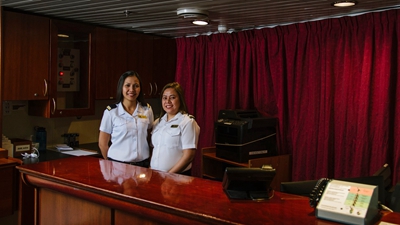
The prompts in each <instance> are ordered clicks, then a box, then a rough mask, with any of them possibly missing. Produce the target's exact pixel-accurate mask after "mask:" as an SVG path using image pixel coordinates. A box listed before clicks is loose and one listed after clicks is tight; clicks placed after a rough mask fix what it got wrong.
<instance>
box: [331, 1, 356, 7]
mask: <svg viewBox="0 0 400 225" xmlns="http://www.w3.org/2000/svg"><path fill="white" fill-rule="evenodd" d="M356 4H357V2H356V1H336V2H334V3H332V5H333V6H336V7H349V6H354V5H356Z"/></svg>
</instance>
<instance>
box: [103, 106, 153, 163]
mask: <svg viewBox="0 0 400 225" xmlns="http://www.w3.org/2000/svg"><path fill="white" fill-rule="evenodd" d="M116 105H117V107H115V108H113V109H110V110H109V109H106V110H104V113H103V118H102V120H101V124H100V131H103V132H105V133H108V134H111V142H112V144H111V146H110V148H109V149H108V153H107V157H110V158H112V159H115V160H118V161H123V162H140V161H143V160H145V159H147V158H149V156H150V152H149V145H148V143H147V130H148V129H151V128H152V125H153V122H154V116H153V110H152V109H151V107H150V106H149V105H148V106H142V105H141V104H139V102H138V104H137V106H136V109H135V111H134V112H133V114H132V115H130V114H129V113H128V112H126V111H125V109H124V107H123V106H122V104H121V103H118V104H116Z"/></svg>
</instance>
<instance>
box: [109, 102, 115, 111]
mask: <svg viewBox="0 0 400 225" xmlns="http://www.w3.org/2000/svg"><path fill="white" fill-rule="evenodd" d="M115 108H117V104H111V105H108V106H107V109H108V111H110V110H111V109H115Z"/></svg>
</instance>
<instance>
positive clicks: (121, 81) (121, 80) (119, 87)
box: [116, 70, 147, 106]
mask: <svg viewBox="0 0 400 225" xmlns="http://www.w3.org/2000/svg"><path fill="white" fill-rule="evenodd" d="M127 77H137V79H138V80H139V86H140V92H139V95H138V97H137V101H139V102H140V104H141V105H142V106H147V103H146V102H145V100H144V96H143V91H142V80H141V79H140V76H139V74H138V73H137V72H135V71H132V70H130V71H126V72H125V73H123V74H122V75H121V77H120V78H119V80H118V84H117V96H116V98H117V103H120V102H121V101H122V100H123V99H124V95H123V94H122V90H123V87H124V82H125V79H126V78H127Z"/></svg>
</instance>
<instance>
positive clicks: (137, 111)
mask: <svg viewBox="0 0 400 225" xmlns="http://www.w3.org/2000/svg"><path fill="white" fill-rule="evenodd" d="M140 106H141V105H140V104H139V102H137V103H136V109H135V111H134V112H133V114H132V116H137V115H138V114H144V109H143V107H140ZM118 113H119V115H120V116H121V115H124V114H129V113H127V112H126V111H125V109H124V106H123V105H122V102H120V103H118Z"/></svg>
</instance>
